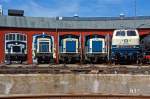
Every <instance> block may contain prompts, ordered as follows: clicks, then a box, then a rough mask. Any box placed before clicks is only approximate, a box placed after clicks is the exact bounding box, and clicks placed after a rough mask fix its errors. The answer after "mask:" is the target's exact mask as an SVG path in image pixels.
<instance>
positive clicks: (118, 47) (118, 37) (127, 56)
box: [111, 29, 140, 63]
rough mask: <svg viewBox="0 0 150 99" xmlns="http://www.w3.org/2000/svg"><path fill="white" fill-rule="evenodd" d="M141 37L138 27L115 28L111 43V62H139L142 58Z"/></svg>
mask: <svg viewBox="0 0 150 99" xmlns="http://www.w3.org/2000/svg"><path fill="white" fill-rule="evenodd" d="M139 59H140V37H139V33H138V31H137V30H136V29H118V30H114V32H113V36H112V45H111V62H113V63H121V62H123V63H127V62H129V63H131V62H136V63H138V62H139V61H140V60H139Z"/></svg>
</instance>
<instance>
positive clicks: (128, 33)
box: [127, 31, 136, 36]
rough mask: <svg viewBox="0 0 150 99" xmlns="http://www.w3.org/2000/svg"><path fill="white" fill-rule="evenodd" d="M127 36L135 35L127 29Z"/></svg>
mask: <svg viewBox="0 0 150 99" xmlns="http://www.w3.org/2000/svg"><path fill="white" fill-rule="evenodd" d="M127 36H136V32H135V31H127Z"/></svg>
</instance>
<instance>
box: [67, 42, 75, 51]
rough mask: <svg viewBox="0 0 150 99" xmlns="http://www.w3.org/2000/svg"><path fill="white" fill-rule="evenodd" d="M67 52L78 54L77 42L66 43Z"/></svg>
mask: <svg viewBox="0 0 150 99" xmlns="http://www.w3.org/2000/svg"><path fill="white" fill-rule="evenodd" d="M66 52H76V41H66Z"/></svg>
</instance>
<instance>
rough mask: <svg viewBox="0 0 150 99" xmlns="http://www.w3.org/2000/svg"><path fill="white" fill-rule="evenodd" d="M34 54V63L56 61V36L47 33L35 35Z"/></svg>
mask: <svg viewBox="0 0 150 99" xmlns="http://www.w3.org/2000/svg"><path fill="white" fill-rule="evenodd" d="M32 54H33V56H32V57H33V62H34V63H52V62H54V58H55V56H54V55H55V54H54V37H53V36H50V35H47V34H45V33H43V34H37V35H34V36H33V44H32Z"/></svg>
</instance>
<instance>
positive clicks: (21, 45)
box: [5, 33, 27, 63]
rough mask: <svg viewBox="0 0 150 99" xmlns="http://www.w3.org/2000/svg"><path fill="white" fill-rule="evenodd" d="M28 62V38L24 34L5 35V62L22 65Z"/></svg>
mask: <svg viewBox="0 0 150 99" xmlns="http://www.w3.org/2000/svg"><path fill="white" fill-rule="evenodd" d="M24 61H27V36H26V35H25V34H23V33H7V34H6V35H5V62H6V63H12V62H15V63H22V62H24Z"/></svg>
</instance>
